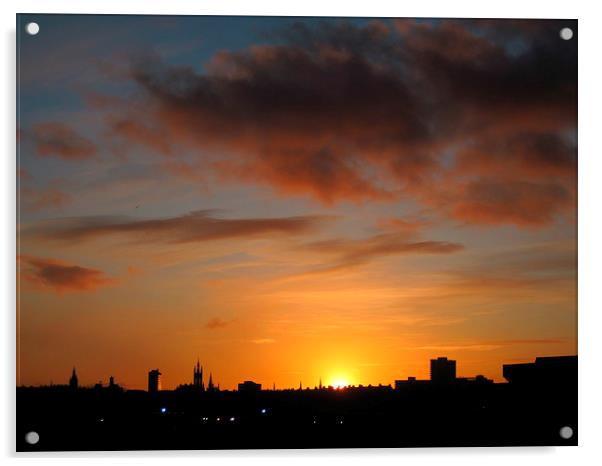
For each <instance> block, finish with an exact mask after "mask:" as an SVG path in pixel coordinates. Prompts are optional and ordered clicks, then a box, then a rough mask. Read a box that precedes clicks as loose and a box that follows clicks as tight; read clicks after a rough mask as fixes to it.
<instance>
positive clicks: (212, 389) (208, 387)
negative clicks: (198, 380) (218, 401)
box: [207, 372, 215, 392]
mask: <svg viewBox="0 0 602 466" xmlns="http://www.w3.org/2000/svg"><path fill="white" fill-rule="evenodd" d="M214 390H215V387H214V386H213V376H212V374H211V372H209V382H208V383H207V391H208V392H212V391H214Z"/></svg>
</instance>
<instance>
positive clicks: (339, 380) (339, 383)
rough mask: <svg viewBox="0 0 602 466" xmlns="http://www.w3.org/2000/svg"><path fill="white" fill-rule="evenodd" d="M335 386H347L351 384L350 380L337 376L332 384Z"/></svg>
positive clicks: (337, 387)
mask: <svg viewBox="0 0 602 466" xmlns="http://www.w3.org/2000/svg"><path fill="white" fill-rule="evenodd" d="M331 385H332V386H333V387H334V388H336V389H339V388H345V387H348V386H349V385H351V384H350V383H349V381H348V380H347V379H344V378H336V379H334V380H333V381H332V384H331Z"/></svg>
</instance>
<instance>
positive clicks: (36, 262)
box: [19, 256, 113, 293]
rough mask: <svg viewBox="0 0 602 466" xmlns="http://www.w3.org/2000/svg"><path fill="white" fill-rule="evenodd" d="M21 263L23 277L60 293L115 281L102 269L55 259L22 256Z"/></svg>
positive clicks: (88, 289)
mask: <svg viewBox="0 0 602 466" xmlns="http://www.w3.org/2000/svg"><path fill="white" fill-rule="evenodd" d="M19 264H20V272H21V274H22V278H24V279H25V280H27V281H28V282H30V283H33V284H35V285H38V286H40V287H42V288H46V289H51V290H53V291H56V292H58V293H62V292H69V291H90V290H94V289H96V288H99V287H101V286H105V285H107V284H110V283H111V282H112V281H113V280H112V279H111V278H110V277H107V276H106V275H105V274H104V273H103V272H102V271H100V270H96V269H90V268H85V267H80V266H78V265H72V264H67V263H65V262H62V261H58V260H55V259H45V258H39V257H32V256H20V257H19Z"/></svg>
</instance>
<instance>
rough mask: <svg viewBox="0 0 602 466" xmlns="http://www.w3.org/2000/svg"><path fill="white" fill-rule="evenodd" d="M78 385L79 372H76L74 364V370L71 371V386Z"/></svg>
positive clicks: (75, 386)
mask: <svg viewBox="0 0 602 466" xmlns="http://www.w3.org/2000/svg"><path fill="white" fill-rule="evenodd" d="M77 386H78V380H77V374H76V373H75V366H74V367H73V371H72V372H71V378H70V379H69V387H70V388H77Z"/></svg>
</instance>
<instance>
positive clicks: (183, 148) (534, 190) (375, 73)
mask: <svg viewBox="0 0 602 466" xmlns="http://www.w3.org/2000/svg"><path fill="white" fill-rule="evenodd" d="M577 32H578V31H577V21H576V20H536V19H496V20H493V19H441V18H439V19H429V18H414V19H412V18H323V17H320V18H317V17H316V18H314V17H297V18H294V17H221V16H136V15H132V16H120V15H62V14H61V15H43V14H21V15H18V16H17V87H18V88H17V110H18V114H17V129H18V134H17V149H18V153H17V160H18V173H17V180H18V225H17V237H18V256H17V275H18V290H17V296H18V306H17V324H18V325H17V388H16V390H17V420H16V429H17V450H19V451H53V450H138V449H188V450H200V449H234V448H236V449H238V448H349V447H356V448H357V447H441V446H524V445H576V444H577V302H576V299H577V268H576V261H577V235H576V230H577V225H576V217H577V208H576V198H577V36H578V33H577Z"/></svg>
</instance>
